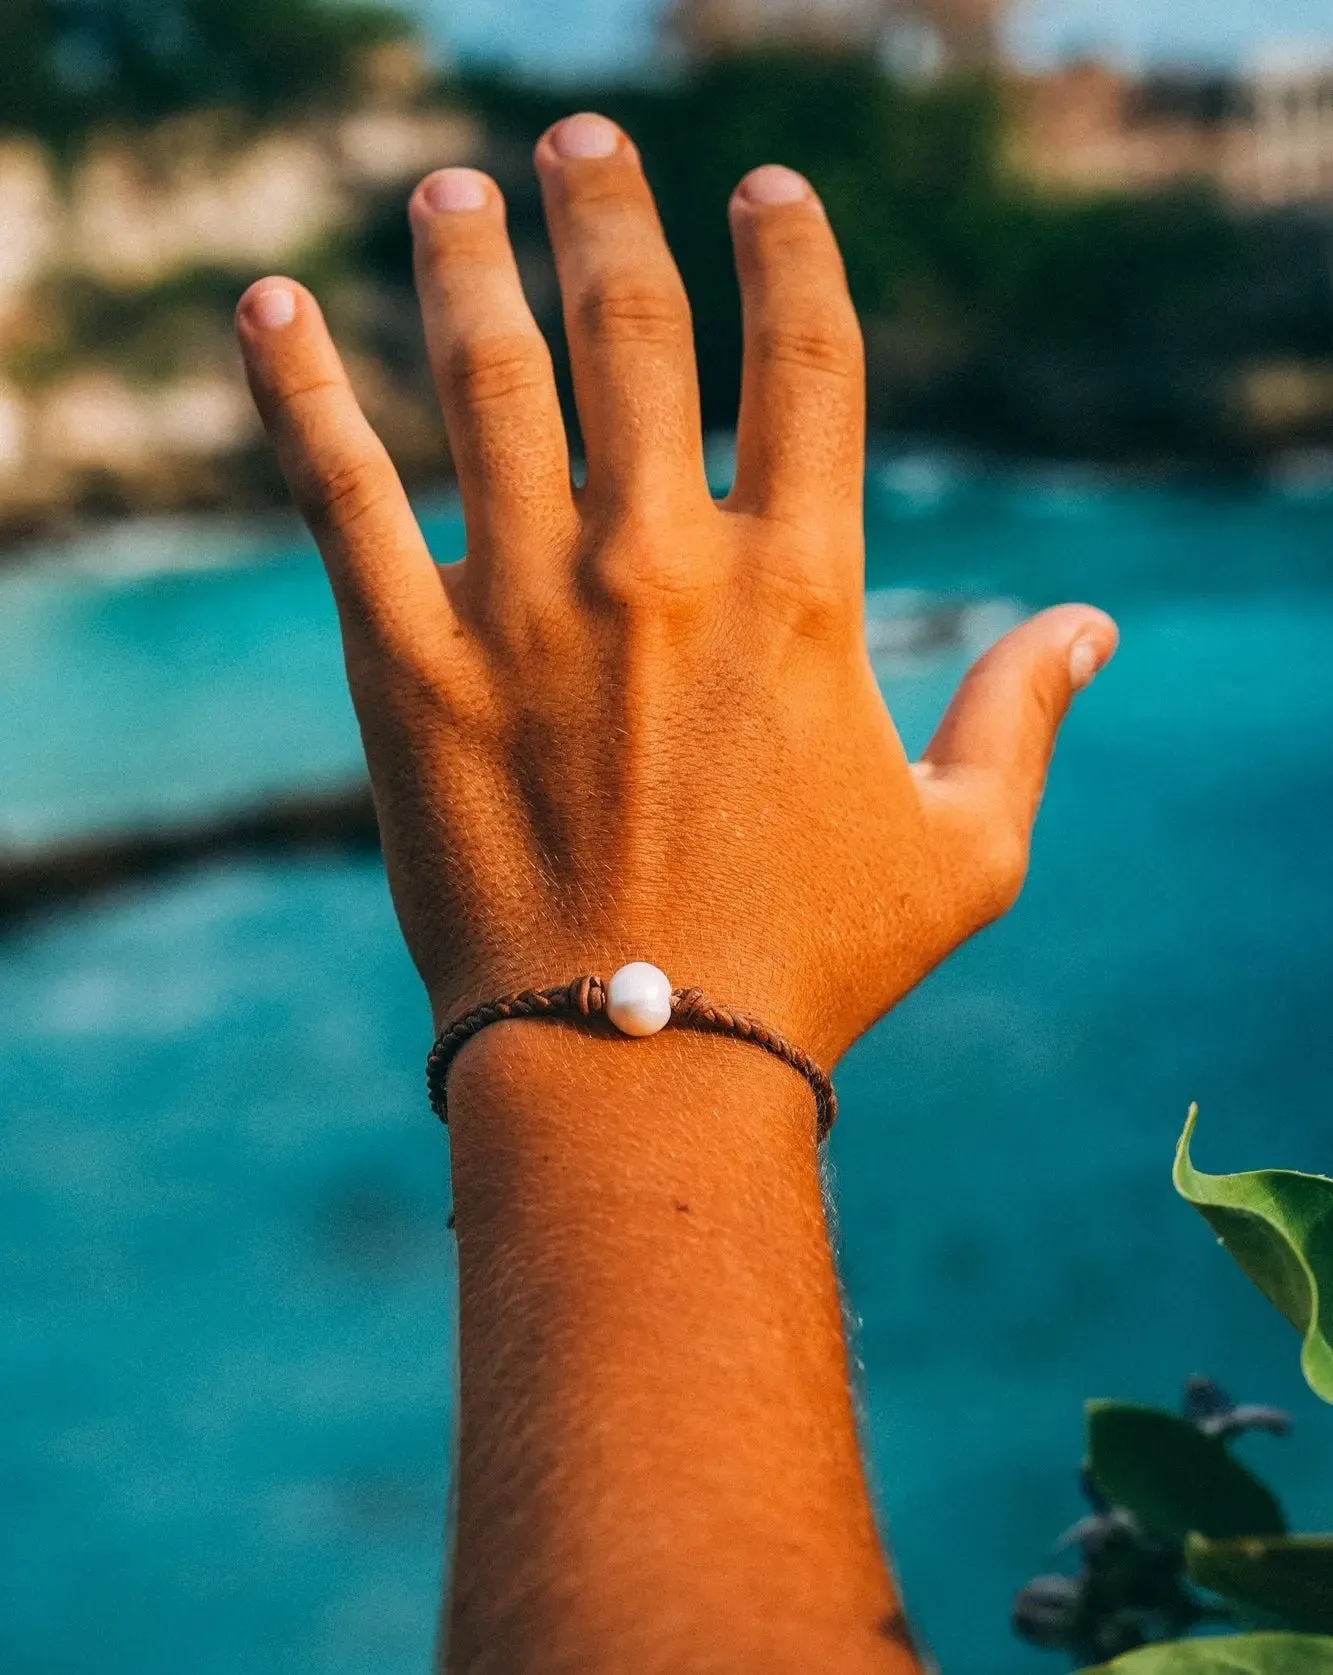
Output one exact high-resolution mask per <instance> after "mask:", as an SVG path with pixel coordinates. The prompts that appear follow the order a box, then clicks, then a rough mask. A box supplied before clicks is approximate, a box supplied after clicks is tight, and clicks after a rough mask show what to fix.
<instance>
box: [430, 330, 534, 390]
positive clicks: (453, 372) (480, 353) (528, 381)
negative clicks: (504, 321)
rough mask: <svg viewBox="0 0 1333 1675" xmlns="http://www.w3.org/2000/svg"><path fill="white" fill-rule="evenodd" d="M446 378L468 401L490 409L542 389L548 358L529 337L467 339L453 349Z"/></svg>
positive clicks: (510, 336)
mask: <svg viewBox="0 0 1333 1675" xmlns="http://www.w3.org/2000/svg"><path fill="white" fill-rule="evenodd" d="M447 375H448V378H449V382H450V384H451V385H452V386H453V388H454V389H455V390H456V391H457V392H458V394H459V395H461V396H462V397H463V399H464V400H465V401H466V402H468V403H470V404H471V405H473V406H477V407H489V406H493V405H495V404H498V403H504V402H508V401H512V400H514V399H515V397H518V396H522V395H527V394H528V393H530V392H531V391H533V390H535V389H537V388H539V387H540V385H541V382H542V380H543V379H544V378H545V377H546V375H547V356H546V352H545V351H544V350H543V348H542V347H541V345H540V344H539V343H537V342H535V341H533V340H532V339H531V338H529V337H526V336H519V335H507V336H493V337H471V338H469V337H465V338H462V339H460V341H459V342H458V343H457V344H456V345H455V346H454V348H453V351H452V353H451V355H450V357H449V364H448V369H447Z"/></svg>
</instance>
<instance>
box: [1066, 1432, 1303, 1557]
mask: <svg viewBox="0 0 1333 1675" xmlns="http://www.w3.org/2000/svg"><path fill="white" fill-rule="evenodd" d="M1087 1425H1088V1466H1089V1469H1090V1470H1091V1472H1092V1475H1093V1478H1094V1480H1095V1481H1096V1484H1097V1487H1098V1488H1099V1489H1100V1490H1101V1491H1102V1493H1103V1494H1104V1495H1105V1496H1106V1497H1107V1499H1108V1500H1110V1501H1113V1502H1114V1503H1115V1505H1116V1506H1123V1507H1124V1508H1125V1510H1126V1511H1127V1512H1132V1513H1133V1514H1134V1516H1135V1518H1137V1519H1138V1521H1139V1523H1140V1524H1141V1525H1142V1526H1143V1528H1144V1529H1145V1530H1147V1531H1149V1533H1150V1534H1152V1535H1155V1536H1157V1537H1158V1538H1159V1539H1160V1540H1163V1541H1172V1542H1177V1543H1183V1542H1184V1540H1185V1537H1186V1536H1187V1535H1188V1534H1189V1533H1190V1531H1191V1530H1198V1531H1200V1532H1201V1533H1202V1534H1204V1535H1208V1536H1213V1537H1215V1538H1223V1537H1226V1536H1232V1535H1281V1534H1282V1533H1283V1531H1284V1530H1285V1529H1286V1527H1287V1526H1286V1523H1285V1521H1284V1519H1283V1517H1282V1508H1281V1507H1280V1506H1279V1505H1278V1503H1277V1499H1276V1497H1275V1496H1274V1494H1273V1492H1272V1490H1271V1489H1269V1488H1268V1487H1267V1486H1266V1485H1265V1484H1263V1483H1261V1482H1260V1481H1259V1479H1258V1478H1257V1477H1256V1476H1255V1475H1254V1473H1253V1472H1251V1471H1248V1470H1247V1469H1246V1468H1245V1467H1244V1466H1243V1465H1241V1463H1240V1461H1239V1460H1237V1459H1234V1458H1233V1457H1232V1456H1231V1454H1230V1453H1229V1452H1228V1450H1227V1446H1226V1444H1225V1443H1224V1442H1221V1441H1219V1439H1218V1438H1217V1437H1209V1436H1205V1435H1204V1434H1203V1432H1202V1431H1201V1430H1199V1429H1198V1427H1197V1426H1195V1425H1191V1424H1190V1422H1189V1420H1187V1419H1180V1418H1178V1417H1177V1416H1176V1415H1175V1414H1174V1413H1163V1412H1162V1411H1161V1410H1160V1409H1159V1408H1153V1407H1136V1406H1135V1405H1133V1404H1132V1403H1130V1402H1089V1403H1088V1406H1087Z"/></svg>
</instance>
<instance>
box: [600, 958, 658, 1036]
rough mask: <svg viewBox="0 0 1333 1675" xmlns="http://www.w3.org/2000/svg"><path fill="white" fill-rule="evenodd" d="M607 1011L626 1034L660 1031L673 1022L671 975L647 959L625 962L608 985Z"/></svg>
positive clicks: (644, 1033) (612, 1020) (617, 1026)
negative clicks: (650, 963)
mask: <svg viewBox="0 0 1333 1675" xmlns="http://www.w3.org/2000/svg"><path fill="white" fill-rule="evenodd" d="M606 1015H607V1017H608V1018H609V1019H610V1020H611V1022H612V1023H613V1024H614V1025H615V1026H616V1028H617V1029H618V1030H619V1031H620V1033H621V1034H622V1035H656V1034H657V1032H658V1030H659V1029H665V1028H666V1026H667V1025H668V1024H669V1023H670V1022H671V979H670V978H669V977H668V976H667V974H666V972H665V971H659V970H658V969H657V967H656V966H655V965H649V964H648V962H647V961H646V960H633V961H631V963H630V964H629V965H622V966H621V968H620V970H619V971H618V972H616V974H615V976H614V977H613V978H612V979H611V981H610V982H609V983H608V984H607V985H606Z"/></svg>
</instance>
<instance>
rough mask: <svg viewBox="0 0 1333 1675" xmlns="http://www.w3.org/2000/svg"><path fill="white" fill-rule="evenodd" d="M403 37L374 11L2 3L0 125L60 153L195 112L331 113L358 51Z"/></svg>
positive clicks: (399, 21) (292, 1) (177, 0)
mask: <svg viewBox="0 0 1333 1675" xmlns="http://www.w3.org/2000/svg"><path fill="white" fill-rule="evenodd" d="M412 28H413V26H412V23H411V21H410V19H408V18H407V17H406V16H404V15H403V14H402V13H401V12H398V11H395V10H393V9H391V8H390V7H389V6H387V5H380V4H377V3H373V0H371V3H365V0H360V3H353V0H348V3H343V0H4V4H3V7H0V122H2V123H3V124H4V126H6V127H9V128H18V129H22V130H26V131H29V132H36V133H39V134H41V135H43V136H44V137H45V138H48V139H51V140H54V141H57V142H62V141H67V140H69V139H71V138H74V137H77V135H78V134H79V133H80V132H82V131H84V130H86V129H87V128H90V127H92V126H95V125H97V124H100V123H105V122H132V123H134V122H152V121H156V120H159V119H160V118H162V117H165V116H170V115H172V114H174V113H176V112H178V111H182V110H190V109H195V108H198V107H207V106H219V105H225V106H233V107H236V108H240V109H243V110H247V111H252V112H254V113H256V114H258V115H261V116H262V115H268V114H270V113H272V112H274V111H276V110H279V109H282V108H284V107H289V106H293V105H315V104H326V103H331V102H335V101H337V100H339V99H340V98H344V97H345V96H346V95H347V92H348V91H349V88H350V87H351V85H352V84H353V83H354V81H355V79H356V76H357V74H358V66H359V61H360V58H361V55H362V54H363V53H364V52H365V51H366V50H367V49H368V48H370V47H373V46H377V45H380V44H382V43H384V42H387V41H393V40H401V39H403V38H405V37H407V36H409V35H410V34H411V33H412Z"/></svg>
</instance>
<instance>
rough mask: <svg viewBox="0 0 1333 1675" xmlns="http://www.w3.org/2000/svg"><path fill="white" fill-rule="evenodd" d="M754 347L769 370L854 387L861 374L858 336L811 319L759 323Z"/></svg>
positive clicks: (839, 327)
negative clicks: (783, 370)
mask: <svg viewBox="0 0 1333 1675" xmlns="http://www.w3.org/2000/svg"><path fill="white" fill-rule="evenodd" d="M754 347H755V352H756V353H757V354H758V355H759V357H760V359H761V360H763V361H766V362H767V363H768V364H769V365H771V366H779V367H790V368H792V369H793V370H794V371H797V372H802V373H809V372H814V373H819V374H821V375H823V376H824V377H827V378H833V379H836V380H837V381H838V382H839V383H853V382H855V381H857V380H859V379H860V378H861V377H862V375H863V372H864V354H863V350H862V347H861V335H860V332H859V331H856V330H849V329H848V328H846V327H844V326H838V325H834V324H831V323H827V322H824V321H821V320H819V319H818V318H817V317H814V316H811V317H809V318H807V319H769V320H763V321H761V322H760V323H759V324H758V326H757V327H756V329H755V335H754Z"/></svg>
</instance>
